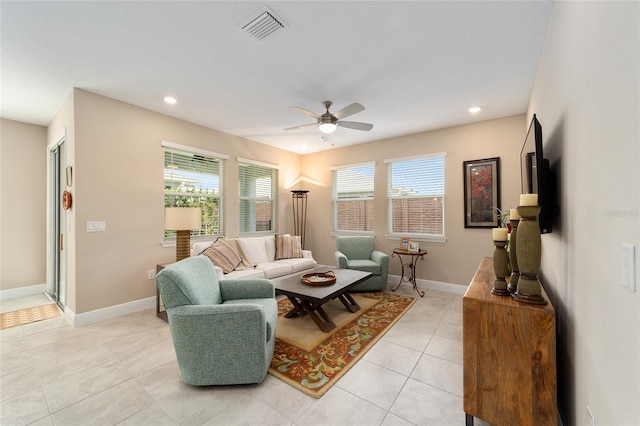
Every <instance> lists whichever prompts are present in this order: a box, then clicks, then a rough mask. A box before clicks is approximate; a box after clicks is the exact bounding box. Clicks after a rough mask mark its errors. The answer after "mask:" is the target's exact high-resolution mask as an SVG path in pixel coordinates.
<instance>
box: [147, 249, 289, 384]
mask: <svg viewBox="0 0 640 426" xmlns="http://www.w3.org/2000/svg"><path fill="white" fill-rule="evenodd" d="M156 285H157V286H158V290H159V291H160V296H162V301H163V302H164V305H165V308H166V310H167V315H168V318H169V328H170V330H171V338H172V339H173V345H174V347H175V351H176V356H177V359H178V367H179V370H180V379H181V380H182V381H183V382H185V383H187V384H190V385H196V386H207V385H230V384H245V383H261V382H262V381H263V380H264V378H265V376H266V374H267V370H268V369H269V365H270V364H271V358H273V350H274V347H275V326H276V318H277V316H278V306H277V304H276V299H275V290H274V286H273V283H272V282H271V281H269V280H266V279H261V278H253V279H241V280H221V281H218V278H217V276H216V271H215V269H214V267H213V264H212V263H211V261H210V260H209V259H207V258H206V257H204V256H194V257H189V258H186V259H184V260H181V261H179V262H176V263H174V264H172V265H169V266H167V267H166V268H164V269H163V270H162V271H160V272H159V273H158V275H157V276H156Z"/></svg>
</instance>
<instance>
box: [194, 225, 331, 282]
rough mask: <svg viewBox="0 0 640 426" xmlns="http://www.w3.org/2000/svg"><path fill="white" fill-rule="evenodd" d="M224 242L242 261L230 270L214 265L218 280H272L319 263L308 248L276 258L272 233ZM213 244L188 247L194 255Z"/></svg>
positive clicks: (208, 242) (299, 272) (207, 242)
mask: <svg viewBox="0 0 640 426" xmlns="http://www.w3.org/2000/svg"><path fill="white" fill-rule="evenodd" d="M224 241H225V242H226V243H227V244H228V245H229V246H231V247H232V248H233V249H234V250H235V252H236V253H237V254H238V255H240V257H241V258H242V261H243V262H242V264H241V265H240V266H239V267H237V268H236V269H234V270H233V271H231V272H229V273H226V274H225V273H224V272H223V270H222V268H221V267H219V266H216V265H214V267H215V269H216V273H217V275H218V280H225V279H238V278H267V279H274V278H279V277H285V276H288V275H293V274H296V275H298V274H302V273H304V271H307V270H310V269H313V268H315V267H316V266H317V265H318V263H317V262H316V261H315V260H314V259H313V255H312V254H311V251H309V250H302V257H299V258H291V259H279V260H276V240H275V236H273V235H269V236H265V237H254V238H236V239H227V238H225V239H224ZM212 244H213V241H206V242H197V243H194V244H192V246H191V256H197V255H199V254H200V253H202V252H203V251H204V250H205V249H207V248H208V247H209V246H211V245H212Z"/></svg>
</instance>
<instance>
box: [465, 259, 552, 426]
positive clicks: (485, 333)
mask: <svg viewBox="0 0 640 426" xmlns="http://www.w3.org/2000/svg"><path fill="white" fill-rule="evenodd" d="M494 279H495V276H494V275H493V261H492V258H490V257H485V258H484V259H483V260H482V262H481V263H480V266H479V267H478V270H477V271H476V274H475V276H474V277H473V280H472V281H471V284H470V285H469V288H468V289H467V292H466V293H465V295H464V297H463V299H462V309H463V311H462V319H463V363H464V366H463V369H464V380H463V382H464V412H465V413H466V421H467V425H472V424H473V417H478V418H480V419H483V420H485V421H487V422H489V423H492V424H494V425H556V424H557V420H558V417H557V401H556V393H557V390H556V387H557V386H556V320H555V311H554V309H553V306H552V305H551V302H549V298H548V296H547V294H546V292H545V291H544V289H543V290H542V296H543V297H544V298H545V300H546V301H547V302H549V303H547V304H546V305H543V306H542V305H532V304H527V303H521V302H518V301H516V300H514V299H513V298H511V297H510V296H496V295H493V294H491V288H492V287H493V281H494Z"/></svg>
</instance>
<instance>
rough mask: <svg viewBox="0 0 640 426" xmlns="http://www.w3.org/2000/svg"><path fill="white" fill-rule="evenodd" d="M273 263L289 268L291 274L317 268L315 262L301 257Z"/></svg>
mask: <svg viewBox="0 0 640 426" xmlns="http://www.w3.org/2000/svg"><path fill="white" fill-rule="evenodd" d="M275 263H284V264H287V265H289V266H291V272H300V271H304V270H305V269H311V268H315V267H316V266H318V263H317V262H316V261H315V260H313V259H310V258H308V257H301V258H297V259H280V260H276V262H275Z"/></svg>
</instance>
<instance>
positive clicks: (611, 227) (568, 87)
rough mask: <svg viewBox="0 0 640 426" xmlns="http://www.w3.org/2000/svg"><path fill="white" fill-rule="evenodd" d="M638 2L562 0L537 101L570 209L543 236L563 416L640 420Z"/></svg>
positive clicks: (571, 420) (564, 205)
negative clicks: (629, 284)
mask: <svg viewBox="0 0 640 426" xmlns="http://www.w3.org/2000/svg"><path fill="white" fill-rule="evenodd" d="M639 16H640V10H639V3H638V2H556V3H555V5H554V10H553V13H552V18H551V21H550V24H549V30H548V34H547V37H546V40H545V45H544V50H543V55H542V58H541V61H540V65H539V69H538V75H537V78H536V81H535V85H534V88H533V92H532V97H531V102H530V105H529V115H530V114H532V113H536V114H537V116H538V119H539V120H540V122H541V124H542V127H543V133H544V138H545V145H544V150H545V157H547V158H549V160H550V162H551V166H552V168H553V169H555V171H556V172H557V173H558V181H559V191H560V197H559V199H560V208H561V212H560V217H559V219H558V223H557V224H556V227H555V229H554V231H553V233H552V234H549V235H544V236H543V237H542V250H543V258H542V272H543V274H542V280H543V283H545V284H546V287H547V289H548V290H550V293H551V297H552V299H553V301H554V304H555V308H556V316H557V326H558V327H557V328H558V339H557V344H558V374H559V387H558V396H559V402H560V411H561V413H562V417H563V419H564V421H565V425H574V424H575V425H584V424H588V421H587V408H586V407H587V405H588V406H590V408H591V411H592V412H593V415H594V417H595V422H596V424H600V425H614V424H615V425H632V424H633V425H637V424H640V404H638V402H639V401H640V369H639V366H640V295H639V293H638V291H639V290H640V281H639V278H638V276H639V268H638V261H637V259H638V256H639V255H638V253H637V252H636V261H635V267H636V287H637V288H638V290H636V292H632V291H631V290H629V289H628V288H625V287H623V286H622V285H621V282H622V272H621V265H622V257H621V248H620V245H621V244H633V245H635V247H636V251H637V250H638V248H639V243H640V241H639V236H640V220H639V213H638V212H639V199H640V172H639V170H640V156H639V149H640V147H639V145H640V108H639V107H640V98H639V96H640V95H639V94H640V88H639V81H640V77H639V76H640V65H639V57H638V56H639V55H638V53H639V52H640V44H639V34H640V25H639V22H638V21H639Z"/></svg>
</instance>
